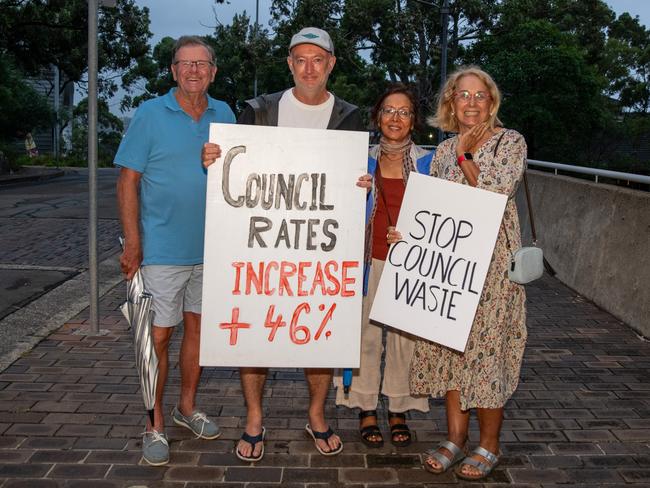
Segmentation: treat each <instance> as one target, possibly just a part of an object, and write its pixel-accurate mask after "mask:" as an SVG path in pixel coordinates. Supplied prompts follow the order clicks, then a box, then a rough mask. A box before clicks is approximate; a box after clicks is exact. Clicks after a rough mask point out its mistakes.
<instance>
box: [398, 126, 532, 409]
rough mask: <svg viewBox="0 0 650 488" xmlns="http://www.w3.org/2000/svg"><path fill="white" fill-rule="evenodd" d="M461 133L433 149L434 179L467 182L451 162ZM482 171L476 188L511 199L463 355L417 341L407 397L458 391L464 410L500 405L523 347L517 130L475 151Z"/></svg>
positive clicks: (522, 157)
mask: <svg viewBox="0 0 650 488" xmlns="http://www.w3.org/2000/svg"><path fill="white" fill-rule="evenodd" d="M457 143H458V137H453V138H451V139H448V140H446V141H444V142H443V143H442V144H440V145H439V146H438V149H437V151H436V155H435V159H434V161H433V164H432V165H431V173H432V175H433V176H437V177H439V178H443V179H446V180H449V181H453V182H456V183H463V184H468V183H467V180H466V179H465V176H464V174H463V172H462V171H461V169H460V168H459V166H458V164H457V162H456V145H457ZM474 162H475V163H476V164H477V165H478V167H479V169H480V173H479V177H478V185H477V186H478V187H479V188H483V189H485V190H489V191H494V192H498V193H503V194H506V195H508V196H509V199H508V203H507V204H506V209H505V213H504V216H503V225H502V226H501V227H500V228H499V234H498V238H497V242H496V246H495V248H494V253H493V255H492V261H491V262H490V267H489V269H488V272H487V276H486V278H485V285H484V287H483V292H482V294H481V299H480V301H479V305H478V308H477V311H476V316H475V318H474V323H473V324H472V329H471V332H470V335H469V339H468V341H467V346H466V348H465V352H464V353H460V352H458V351H455V350H453V349H449V348H446V347H444V346H440V345H438V344H434V343H432V342H428V341H424V340H419V341H418V342H417V344H416V346H415V353H414V355H413V359H412V361H411V374H410V388H411V393H412V394H428V395H431V396H433V397H434V398H441V397H444V396H445V394H446V392H447V391H449V390H458V391H459V392H460V404H461V405H460V406H461V409H463V410H467V409H469V408H477V407H478V408H499V407H502V406H504V405H505V403H506V402H507V401H508V399H509V398H510V396H511V395H512V393H513V392H514V391H515V389H516V387H517V383H518V382H519V371H520V369H521V361H522V358H523V355H524V348H525V345H526V306H525V301H526V294H525V291H524V287H523V286H522V285H519V284H517V283H514V282H512V281H510V280H509V279H508V266H509V264H510V256H511V253H510V251H509V250H508V247H507V244H506V235H505V232H506V231H507V232H508V239H509V240H510V246H511V247H512V249H513V250H516V249H518V248H519V247H520V246H521V233H520V229H519V219H518V217H517V209H516V206H515V201H514V195H515V192H516V190H517V187H518V184H519V181H520V180H521V178H522V176H523V173H524V171H525V167H526V142H525V141H524V138H523V136H522V135H521V134H519V133H518V132H516V131H514V130H506V131H505V132H504V131H499V132H497V133H496V134H495V135H493V136H492V137H491V138H490V139H488V140H487V141H486V142H485V143H484V144H483V146H481V148H480V149H479V150H478V151H477V152H476V154H474Z"/></svg>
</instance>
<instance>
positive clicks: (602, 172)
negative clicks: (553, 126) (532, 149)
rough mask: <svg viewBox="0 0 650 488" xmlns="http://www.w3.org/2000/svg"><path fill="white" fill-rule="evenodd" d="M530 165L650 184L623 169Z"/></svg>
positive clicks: (648, 178)
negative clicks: (622, 170)
mask: <svg viewBox="0 0 650 488" xmlns="http://www.w3.org/2000/svg"><path fill="white" fill-rule="evenodd" d="M420 147H422V148H423V149H434V148H435V147H436V146H432V145H421V146H420ZM528 167H530V168H534V167H537V168H544V169H551V170H553V173H554V174H556V175H557V174H559V173H558V171H566V172H568V173H579V174H583V175H589V176H593V177H594V181H595V182H596V183H598V182H599V180H598V178H599V177H600V178H610V179H613V180H619V181H626V182H628V183H631V182H634V183H643V184H645V185H650V176H645V175H637V174H634V173H623V172H621V171H610V170H608V169H598V168H589V167H586V166H573V165H571V164H562V163H551V162H549V161H540V160H538V159H529V160H528Z"/></svg>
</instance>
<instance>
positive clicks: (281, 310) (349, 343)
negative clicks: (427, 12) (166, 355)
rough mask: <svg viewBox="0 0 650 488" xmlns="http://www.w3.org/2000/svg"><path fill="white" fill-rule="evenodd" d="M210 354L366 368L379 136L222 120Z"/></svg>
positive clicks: (246, 362)
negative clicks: (367, 181) (366, 183)
mask: <svg viewBox="0 0 650 488" xmlns="http://www.w3.org/2000/svg"><path fill="white" fill-rule="evenodd" d="M210 141H211V142H215V143H217V144H219V145H220V146H221V151H222V153H221V154H222V157H221V159H219V160H217V162H216V163H215V164H213V165H211V166H210V169H209V171H208V193H207V206H206V227H205V260H204V275H203V306H202V320H201V353H200V363H201V364H202V365H205V366H270V367H358V366H359V352H360V330H361V299H362V296H361V295H362V289H363V240H364V215H365V201H366V190H365V189H363V188H359V187H357V186H356V181H357V179H358V178H359V176H361V175H362V174H364V173H365V172H366V165H367V160H368V159H367V158H368V156H367V148H368V134H367V133H365V132H349V131H334V130H316V129H294V128H278V127H260V126H248V125H231V124H212V125H211V126H210Z"/></svg>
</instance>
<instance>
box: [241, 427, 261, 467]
mask: <svg viewBox="0 0 650 488" xmlns="http://www.w3.org/2000/svg"><path fill="white" fill-rule="evenodd" d="M265 435H266V429H265V428H264V427H262V432H261V433H260V434H257V435H250V434H248V433H247V432H246V431H244V433H243V434H242V435H241V440H243V441H244V442H247V443H248V444H250V445H251V447H252V448H253V451H255V444H257V443H258V442H261V443H262V450H261V451H260V454H259V456H250V457H246V456H244V455H243V454H242V453H240V452H239V449H237V446H235V455H236V456H237V457H238V458H239V459H241V460H242V461H244V462H247V463H255V462H257V461H261V460H262V458H263V457H264V436H265Z"/></svg>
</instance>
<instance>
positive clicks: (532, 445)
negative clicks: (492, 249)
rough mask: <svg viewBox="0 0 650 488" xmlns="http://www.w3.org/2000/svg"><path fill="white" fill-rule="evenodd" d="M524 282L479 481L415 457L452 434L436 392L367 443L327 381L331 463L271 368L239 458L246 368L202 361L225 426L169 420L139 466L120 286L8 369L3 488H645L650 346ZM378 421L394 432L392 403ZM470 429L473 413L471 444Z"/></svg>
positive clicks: (203, 398)
mask: <svg viewBox="0 0 650 488" xmlns="http://www.w3.org/2000/svg"><path fill="white" fill-rule="evenodd" d="M528 293H529V305H528V310H529V319H528V325H529V343H528V349H527V352H526V357H525V361H524V368H523V372H522V381H521V383H520V386H519V389H518V390H517V392H516V394H515V396H514V397H513V399H512V400H511V401H510V402H509V404H508V406H507V407H506V414H505V416H506V420H505V424H504V427H503V433H502V450H503V456H502V458H501V465H500V466H499V467H498V468H497V469H496V470H495V471H494V473H493V474H492V475H491V476H490V478H489V479H488V480H487V481H486V482H485V483H483V484H481V483H462V482H460V480H458V479H457V478H456V477H455V476H454V475H453V474H452V473H447V474H444V475H440V476H435V475H432V474H429V473H427V472H425V471H424V470H422V469H421V468H420V463H421V456H420V453H421V452H423V451H424V450H426V449H428V448H430V447H432V445H433V444H434V443H436V442H438V441H439V440H441V439H442V438H444V428H445V427H444V426H445V423H444V410H443V408H442V403H441V402H440V401H434V402H432V411H431V413H430V414H428V415H423V414H419V415H414V416H413V417H412V418H411V419H410V420H409V424H410V425H411V427H412V428H413V429H414V432H415V437H416V441H417V442H414V443H413V445H411V446H410V447H408V448H405V449H395V448H393V447H392V446H391V444H390V443H389V442H386V445H385V446H384V447H383V448H382V449H379V450H369V449H367V448H366V447H365V446H363V444H362V443H361V442H360V441H359V438H358V434H357V431H356V429H357V420H356V414H355V412H351V411H349V410H347V409H345V408H335V407H334V406H333V400H332V397H333V392H332V394H331V395H330V401H329V403H328V404H329V408H328V412H327V415H328V417H329V418H330V419H331V420H332V426H333V427H334V428H335V429H336V430H337V432H338V433H339V434H341V436H342V438H343V440H344V442H345V449H344V451H343V453H342V454H341V455H339V456H337V457H334V458H325V457H323V456H321V455H319V454H317V453H316V451H315V449H314V448H313V443H312V442H311V441H308V440H307V439H306V438H305V436H304V431H303V429H304V426H305V422H306V419H305V416H306V413H305V410H306V405H307V400H308V399H307V391H306V388H305V383H304V381H303V379H302V378H303V377H302V373H301V372H299V371H297V370H273V371H272V372H271V375H270V378H269V381H268V383H267V389H266V403H265V406H266V421H265V425H266V428H267V430H268V436H267V441H266V455H265V457H264V459H263V461H262V462H260V463H259V465H258V466H246V465H243V464H242V463H241V462H240V461H239V460H238V459H237V458H236V457H235V455H234V454H233V446H234V442H235V440H236V439H237V438H238V437H239V436H240V435H241V432H242V428H243V425H244V423H243V418H244V414H245V410H244V405H243V400H242V396H241V391H240V388H239V381H238V376H237V372H236V370H234V369H226V368H210V369H206V370H205V371H204V373H203V377H202V382H201V386H200V394H199V398H198V404H199V405H200V406H201V407H202V408H204V409H205V410H206V411H207V413H208V414H209V415H211V416H214V417H217V418H218V422H219V424H220V425H221V426H222V428H223V432H224V435H223V436H222V437H221V438H220V439H219V440H215V441H204V440H195V439H192V437H191V435H190V434H189V432H188V431H187V430H185V429H182V428H179V427H169V429H168V434H169V437H170V440H171V450H172V457H171V463H170V464H169V465H167V466H164V467H159V468H154V467H149V466H146V465H143V464H142V462H141V461H140V432H141V430H142V427H141V426H142V425H143V421H144V414H143V407H142V403H141V397H140V393H139V391H138V389H139V386H138V380H137V378H136V376H135V371H134V365H133V351H132V348H131V342H130V333H129V331H128V330H127V327H126V323H125V321H124V319H123V318H122V316H121V314H120V312H119V310H118V307H119V305H120V304H121V302H122V300H123V295H124V291H123V286H122V285H120V286H118V287H116V288H115V289H113V290H112V291H111V292H109V293H108V294H107V295H106V296H105V297H104V298H103V299H102V302H101V310H102V325H101V327H102V329H105V330H106V331H107V333H106V334H105V335H100V336H93V335H87V334H88V329H87V326H86V325H85V323H84V314H82V315H81V316H79V317H77V318H76V319H75V320H71V321H70V322H69V323H67V324H65V325H64V326H63V327H61V329H60V330H59V331H57V332H55V333H54V334H52V335H50V336H49V338H48V339H47V340H45V341H43V342H41V343H40V344H38V346H37V347H36V348H34V349H33V350H32V351H31V352H30V353H28V354H26V355H25V356H23V357H22V358H21V359H19V360H17V361H15V362H14V363H13V364H12V365H11V366H10V367H9V368H8V369H6V370H5V371H4V372H3V373H2V374H0V480H1V481H0V488H9V487H18V486H20V487H30V488H40V487H92V488H104V487H107V488H108V487H111V488H114V487H187V488H190V487H194V488H196V487H209V486H230V487H251V488H252V487H258V488H261V487H277V486H286V487H326V486H331V487H336V486H341V487H343V486H345V487H353V486H354V487H361V486H365V487H371V486H401V487H411V486H412V487H415V486H418V487H422V486H435V487H443V486H454V487H459V486H474V487H476V486H486V487H500V486H518V487H531V488H532V487H544V488H546V487H554V486H558V487H559V486H567V485H570V486H581V487H585V488H586V487H590V488H591V487H598V486H605V487H617V486H623V485H626V486H628V485H632V486H650V375H649V373H650V345H649V344H648V343H647V342H644V341H642V340H641V339H639V338H638V337H637V336H636V335H635V334H634V333H633V332H632V331H631V330H630V329H628V328H627V327H626V326H625V325H623V324H621V323H620V322H618V321H617V320H616V319H614V318H613V317H612V316H610V315H609V314H607V313H605V312H603V311H601V310H599V309H597V308H596V307H595V306H594V305H593V304H591V303H589V302H586V301H585V300H583V299H582V298H580V297H579V296H576V295H575V293H573V292H572V291H570V290H568V289H567V288H565V287H564V286H563V285H561V284H560V283H559V282H557V281H555V280H553V279H551V278H548V277H545V278H544V279H542V280H540V281H539V282H537V283H535V284H534V285H533V286H530V287H528ZM177 335H178V334H177ZM177 353H178V342H176V343H175V344H174V346H173V353H172V354H173V358H176V357H177ZM174 361H175V359H174ZM170 375H171V376H170V380H169V384H168V388H167V393H168V395H169V396H168V398H167V399H166V403H167V405H166V409H167V410H168V411H169V410H171V407H172V406H173V402H174V401H175V399H176V398H177V396H178V385H179V375H178V369H177V365H175V367H174V370H173V371H172V372H171V373H170ZM380 417H381V418H380V420H381V423H382V428H383V430H384V433H385V436H388V429H387V428H386V418H385V409H382V411H381V413H380ZM168 424H171V425H173V424H172V423H171V421H170V420H169V419H168ZM477 440H478V432H477V424H476V421H475V419H473V420H472V432H471V439H470V442H471V445H472V446H474V445H476V442H477Z"/></svg>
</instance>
